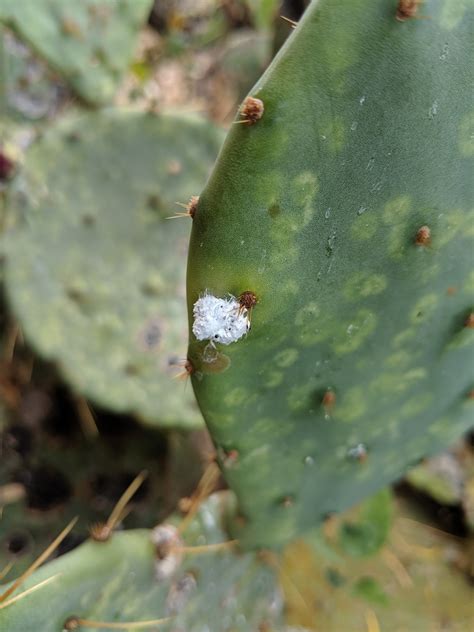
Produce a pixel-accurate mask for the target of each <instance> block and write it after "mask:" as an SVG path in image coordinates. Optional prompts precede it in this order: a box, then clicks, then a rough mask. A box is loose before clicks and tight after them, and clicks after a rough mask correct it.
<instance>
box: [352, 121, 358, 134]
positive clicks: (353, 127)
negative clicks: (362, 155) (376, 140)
mask: <svg viewBox="0 0 474 632" xmlns="http://www.w3.org/2000/svg"><path fill="white" fill-rule="evenodd" d="M357 125H358V123H357V121H354V122H353V123H352V125H351V130H352V131H353V132H355V131H356V129H357Z"/></svg>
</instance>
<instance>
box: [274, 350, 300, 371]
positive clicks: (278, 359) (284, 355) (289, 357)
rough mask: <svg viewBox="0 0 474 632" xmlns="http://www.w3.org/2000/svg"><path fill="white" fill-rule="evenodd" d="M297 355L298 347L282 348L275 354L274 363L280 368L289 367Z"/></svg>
mask: <svg viewBox="0 0 474 632" xmlns="http://www.w3.org/2000/svg"><path fill="white" fill-rule="evenodd" d="M298 355H299V351H298V349H284V350H283V351H280V352H279V353H277V355H276V356H275V364H276V365H277V366H279V367H281V368H286V367H289V366H291V365H292V364H294V363H295V362H296V359H297V358H298Z"/></svg>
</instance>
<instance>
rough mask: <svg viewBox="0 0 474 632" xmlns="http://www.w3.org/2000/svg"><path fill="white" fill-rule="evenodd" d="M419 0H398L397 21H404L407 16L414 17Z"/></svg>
mask: <svg viewBox="0 0 474 632" xmlns="http://www.w3.org/2000/svg"><path fill="white" fill-rule="evenodd" d="M420 4H421V1H420V0H398V7H397V13H396V18H397V20H398V21H399V22H404V21H405V20H408V19H409V18H414V17H415V16H416V14H417V12H418V6H419V5H420Z"/></svg>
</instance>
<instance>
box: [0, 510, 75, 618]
mask: <svg viewBox="0 0 474 632" xmlns="http://www.w3.org/2000/svg"><path fill="white" fill-rule="evenodd" d="M76 522H77V518H73V519H72V520H71V522H70V523H69V524H68V525H67V526H66V527H65V528H64V529H63V530H62V531H61V533H60V534H59V535H58V536H57V537H56V538H55V539H54V540H53V541H52V542H51V544H50V545H49V546H48V547H46V549H45V550H44V551H43V552H42V553H41V554H40V555H39V556H38V557H37V558H36V559H35V561H34V562H33V563H32V564H30V566H28V568H27V569H26V571H24V573H22V574H21V575H20V577H18V579H16V580H15V581H14V582H13V584H12V585H11V586H10V587H9V588H7V590H5V592H3V593H2V594H1V595H0V608H2V607H3V608H5V607H6V606H7V605H9V604H10V603H13V600H9V601H8V602H7V601H6V600H7V599H8V597H9V596H10V595H11V594H12V593H14V592H15V590H17V588H19V587H20V586H21V585H22V584H23V583H24V582H25V581H26V580H27V579H28V577H29V576H30V575H32V574H33V573H34V572H35V570H36V569H37V568H38V566H41V564H42V563H43V562H44V561H45V560H47V559H48V557H49V556H50V555H51V554H52V553H54V551H55V550H56V549H57V548H58V546H59V545H60V544H61V542H62V541H63V540H64V538H65V537H66V536H67V535H68V534H69V533H70V532H71V531H72V529H73V527H74V525H75V524H76ZM23 594H24V593H23ZM2 604H3V605H2Z"/></svg>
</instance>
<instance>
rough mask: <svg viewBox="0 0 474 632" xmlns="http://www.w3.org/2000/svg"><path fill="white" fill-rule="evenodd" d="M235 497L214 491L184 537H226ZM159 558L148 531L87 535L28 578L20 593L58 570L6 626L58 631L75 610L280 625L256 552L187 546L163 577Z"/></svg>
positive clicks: (231, 626) (271, 583)
mask: <svg viewBox="0 0 474 632" xmlns="http://www.w3.org/2000/svg"><path fill="white" fill-rule="evenodd" d="M232 500H233V499H232V498H231V497H229V493H228V492H227V493H224V494H220V495H219V494H215V495H214V496H212V497H211V498H209V499H208V500H207V501H206V502H205V503H204V504H203V505H202V506H201V508H200V511H199V514H198V516H197V518H195V519H194V521H193V523H192V524H191V525H190V526H189V528H188V530H187V531H186V533H185V536H184V544H185V545H186V546H195V545H199V546H202V545H205V544H215V543H219V542H225V541H226V539H227V536H226V533H225V529H224V528H223V520H224V516H225V513H226V512H227V511H230V510H231V507H230V506H229V505H231V504H232ZM229 501H230V502H229ZM174 523H175V524H176V519H175V520H174ZM155 559H156V553H155V550H154V546H153V544H152V542H151V532H150V531H147V530H133V531H125V532H122V533H116V534H114V535H113V536H112V538H111V539H110V540H109V541H108V542H105V543H98V542H87V543H85V544H83V545H81V546H80V547H79V548H77V549H75V550H74V551H72V552H71V553H69V554H67V555H64V556H62V557H60V558H59V559H57V560H54V561H53V562H51V563H49V564H47V565H46V566H44V567H43V568H40V569H39V570H38V571H36V572H35V573H34V574H33V575H32V576H31V577H30V578H29V579H28V580H27V581H26V582H25V584H24V585H23V587H22V588H21V589H20V590H19V591H18V592H21V591H23V590H27V589H28V588H29V587H31V586H34V585H37V584H39V583H40V582H42V581H44V580H46V579H48V578H50V577H56V578H55V579H53V580H52V581H51V582H50V583H49V584H46V585H44V586H43V587H41V588H39V589H38V590H37V591H36V592H32V593H30V594H29V595H27V596H25V597H24V599H22V600H20V601H18V602H17V603H13V604H11V605H10V606H7V607H5V608H4V609H3V610H0V621H1V624H0V629H2V630H8V631H9V632H25V631H26V630H33V629H35V630H41V632H58V631H59V630H62V629H63V625H64V622H65V621H66V620H67V619H68V618H69V617H72V616H76V617H80V618H83V619H93V620H96V621H97V620H99V621H108V622H121V621H122V622H123V621H144V620H150V619H156V618H162V617H166V616H173V620H172V622H171V623H169V624H166V625H162V626H159V627H155V628H153V629H155V630H158V629H159V630H163V631H164V632H170V631H171V630H186V632H202V631H203V630H212V631H213V632H224V631H225V630H233V631H235V632H255V630H257V629H264V628H263V625H264V624H266V625H267V627H266V628H265V629H272V630H273V629H275V628H274V627H273V625H278V624H279V622H280V616H281V596H280V592H279V589H278V587H277V584H276V578H275V573H274V571H273V570H272V569H271V568H270V567H269V566H268V565H266V564H264V563H262V562H260V561H259V560H258V559H257V558H256V556H255V555H253V554H251V553H250V554H245V555H242V554H238V553H236V552H234V551H232V550H229V549H224V550H214V551H208V552H202V553H193V554H189V553H188V554H186V553H185V554H184V557H183V560H182V562H181V563H180V564H178V565H177V566H176V568H175V570H174V572H172V573H171V574H170V576H169V577H166V578H162V579H161V580H158V579H156V578H155V576H154V574H155V573H154V561H155ZM6 587H7V586H5V588H6ZM1 592H3V590H2V589H1V588H0V593H1ZM0 607H1V604H0ZM259 626H261V627H260V628H259ZM81 629H82V628H81ZM83 629H87V630H94V631H95V630H101V629H102V628H100V627H95V626H93V627H87V628H86V627H84V628H83ZM126 629H127V628H126ZM276 629H282V628H281V627H277V628H276Z"/></svg>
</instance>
